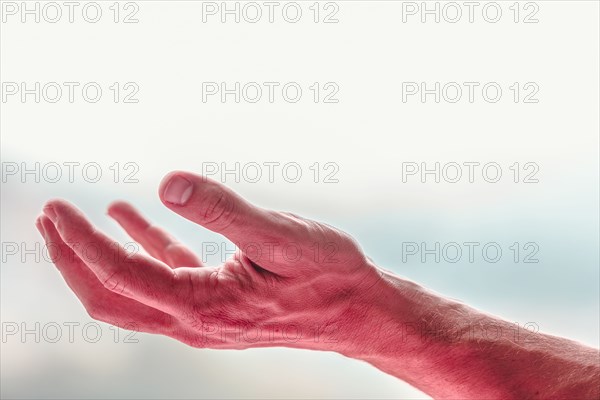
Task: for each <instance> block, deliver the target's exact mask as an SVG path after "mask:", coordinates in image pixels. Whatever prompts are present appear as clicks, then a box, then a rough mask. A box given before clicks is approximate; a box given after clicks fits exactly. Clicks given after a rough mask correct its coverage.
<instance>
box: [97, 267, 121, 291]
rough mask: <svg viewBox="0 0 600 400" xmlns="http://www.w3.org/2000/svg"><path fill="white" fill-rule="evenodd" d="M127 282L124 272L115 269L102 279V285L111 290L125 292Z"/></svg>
mask: <svg viewBox="0 0 600 400" xmlns="http://www.w3.org/2000/svg"><path fill="white" fill-rule="evenodd" d="M125 282H126V280H125V278H124V276H123V273H120V272H118V271H114V272H111V273H110V274H109V275H108V276H107V277H106V278H105V279H103V280H102V285H103V286H104V287H105V288H106V289H108V290H110V291H111V292H117V293H123V291H124V290H125V287H126V284H125Z"/></svg>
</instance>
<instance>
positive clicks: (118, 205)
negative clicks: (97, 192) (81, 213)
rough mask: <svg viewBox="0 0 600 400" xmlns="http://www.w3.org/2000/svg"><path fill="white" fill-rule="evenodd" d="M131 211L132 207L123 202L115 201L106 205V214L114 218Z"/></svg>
mask: <svg viewBox="0 0 600 400" xmlns="http://www.w3.org/2000/svg"><path fill="white" fill-rule="evenodd" d="M131 210H133V206H132V205H131V204H129V203H128V202H126V201H124V200H115V201H113V202H112V203H110V204H109V205H108V208H107V214H108V215H110V216H111V217H113V218H115V217H118V216H119V215H122V214H123V213H127V212H130V211H131Z"/></svg>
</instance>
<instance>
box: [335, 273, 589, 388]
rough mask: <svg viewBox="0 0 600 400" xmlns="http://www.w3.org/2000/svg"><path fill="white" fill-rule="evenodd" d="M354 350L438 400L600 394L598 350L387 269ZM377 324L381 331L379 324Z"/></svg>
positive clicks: (353, 354)
mask: <svg viewBox="0 0 600 400" xmlns="http://www.w3.org/2000/svg"><path fill="white" fill-rule="evenodd" d="M368 310H369V311H368V312H367V313H365V316H364V324H361V325H363V326H365V327H367V326H368V329H363V330H362V331H361V334H360V337H357V338H356V342H357V345H356V346H353V347H352V349H349V351H348V353H347V355H348V356H350V357H354V358H358V359H361V360H364V361H367V362H369V363H371V364H372V365H374V366H376V367H377V368H379V369H381V370H382V371H384V372H387V373H389V374H391V375H394V376H396V377H398V378H400V379H403V380H405V381H406V382H409V383H411V384H412V385H413V386H415V387H417V388H419V389H420V390H422V391H424V392H425V393H427V394H429V395H431V396H432V397H434V398H436V399H444V398H446V399H498V398H501V399H598V398H600V355H599V352H598V350H596V349H593V348H589V347H586V346H584V345H582V344H580V343H577V342H574V341H571V340H568V339H564V338H559V337H555V336H550V335H545V334H539V333H532V332H530V331H527V330H525V329H523V328H522V327H521V328H518V327H517V326H516V325H515V324H512V323H510V322H507V321H504V320H502V319H499V318H496V317H494V316H491V315H487V314H484V313H482V312H480V311H477V310H475V309H473V308H471V307H469V306H467V305H465V304H462V303H458V302H456V301H452V300H448V299H446V298H443V297H441V296H439V295H437V294H435V293H432V292H430V291H428V290H426V289H424V288H423V287H421V286H419V285H417V284H415V283H413V282H410V281H406V280H404V279H401V278H399V277H397V276H395V275H392V274H390V273H387V272H382V280H381V281H380V283H379V285H378V295H377V296H376V297H375V298H373V299H371V300H370V305H369V307H368ZM374 328H376V329H374Z"/></svg>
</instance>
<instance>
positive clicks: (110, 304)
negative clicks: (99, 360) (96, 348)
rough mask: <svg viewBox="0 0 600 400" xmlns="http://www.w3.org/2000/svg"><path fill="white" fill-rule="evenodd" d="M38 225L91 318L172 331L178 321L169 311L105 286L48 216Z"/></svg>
mask: <svg viewBox="0 0 600 400" xmlns="http://www.w3.org/2000/svg"><path fill="white" fill-rule="evenodd" d="M36 226H37V228H38V230H39V231H40V233H41V234H42V236H43V237H44V240H45V241H46V247H47V249H48V252H49V253H50V257H51V259H52V261H53V262H54V264H55V265H56V267H57V268H58V270H59V272H60V273H61V275H62V276H63V278H64V280H65V282H66V283H67V285H68V286H69V287H70V288H71V290H72V291H73V292H74V293H75V295H76V296H77V297H78V298H79V300H80V301H81V303H82V304H83V306H84V307H85V309H86V310H87V312H88V314H89V315H90V316H91V317H92V318H94V319H97V320H100V321H104V322H108V323H110V324H113V325H117V326H119V327H121V328H124V329H129V330H136V331H142V332H149V333H161V334H168V333H170V332H171V331H172V330H173V326H174V321H176V320H174V318H173V317H171V316H170V315H169V314H166V313H163V312H162V311H159V310H156V309H154V308H152V307H149V306H146V305H144V304H141V303H139V302H137V301H135V300H132V299H130V298H128V297H124V296H120V295H118V294H116V293H114V292H111V291H110V290H107V289H106V288H105V287H104V286H102V283H101V282H100V281H99V280H98V278H97V277H96V275H94V273H93V272H92V271H90V269H89V268H88V267H87V265H85V264H84V263H83V262H82V261H81V259H80V258H79V257H78V256H77V255H76V254H75V253H74V252H73V250H72V249H71V248H70V247H69V246H67V245H66V244H65V242H64V241H63V240H62V238H61V237H60V235H59V234H58V232H57V231H56V228H55V227H54V224H53V223H52V221H50V219H49V218H48V217H46V216H44V215H42V216H40V217H39V218H38V219H37V221H36Z"/></svg>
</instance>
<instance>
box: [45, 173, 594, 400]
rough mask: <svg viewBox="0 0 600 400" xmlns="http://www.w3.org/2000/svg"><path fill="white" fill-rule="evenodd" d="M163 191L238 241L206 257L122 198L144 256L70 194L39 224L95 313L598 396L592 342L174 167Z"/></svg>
mask: <svg viewBox="0 0 600 400" xmlns="http://www.w3.org/2000/svg"><path fill="white" fill-rule="evenodd" d="M159 196H160V199H161V201H162V202H163V203H164V205H165V206H166V207H168V208H169V209H171V210H172V211H174V212H176V213H177V214H179V215H181V216H183V217H184V218H187V219H189V220H190V221H193V222H195V223H197V224H199V225H201V226H203V227H205V228H207V229H210V230H211V231H214V232H217V233H220V234H222V235H224V236H225V237H226V238H227V239H229V240H231V241H232V242H233V243H234V244H235V245H236V246H237V247H238V249H239V250H238V252H236V254H235V255H234V256H233V257H232V258H231V259H229V260H227V261H226V262H225V263H224V264H223V265H220V266H218V267H209V266H205V265H203V263H202V262H201V261H200V259H199V258H198V257H197V256H196V255H195V254H194V253H193V252H191V251H190V250H189V249H187V248H186V247H185V246H184V245H182V244H181V243H179V242H177V240H175V239H174V238H173V237H171V236H170V235H169V234H168V233H167V232H166V231H164V230H163V229H161V228H159V227H156V226H153V225H151V224H150V223H149V222H148V221H147V220H146V219H145V218H144V217H143V216H142V215H141V214H140V213H139V212H138V211H137V210H136V209H135V208H133V207H132V206H131V205H129V204H127V203H124V202H116V203H113V204H112V205H111V206H110V207H109V210H108V213H109V215H110V216H111V217H112V218H114V219H115V220H116V221H117V222H118V223H119V224H120V225H121V226H122V227H123V228H124V229H125V231H126V232H127V233H128V234H129V235H130V236H131V237H132V238H133V239H134V240H136V241H137V242H138V243H140V245H141V246H142V247H143V248H144V249H145V250H146V251H147V253H148V254H149V256H147V255H144V254H139V253H137V254H128V253H127V252H126V251H125V249H123V248H122V247H120V245H118V244H117V243H116V242H115V241H114V240H112V239H111V238H109V237H108V236H106V235H105V234H103V233H102V232H100V231H98V230H97V229H96V228H95V227H94V226H93V225H92V224H91V223H90V222H89V221H88V219H87V218H86V217H85V216H84V215H83V213H82V212H81V211H79V210H78V209H77V208H76V207H75V206H73V205H72V204H70V203H68V202H66V201H64V200H51V201H49V202H48V203H47V204H46V205H45V206H44V209H43V214H42V215H41V216H40V217H39V218H38V219H37V221H36V226H37V228H38V230H39V231H40V233H41V234H42V236H43V237H44V239H45V240H46V243H47V245H48V249H49V251H50V255H51V257H52V258H53V261H54V263H55V265H56V266H57V268H58V270H59V271H60V273H61V274H62V276H63V277H64V279H65V281H66V283H67V284H68V285H69V287H70V288H71V289H72V290H73V292H75V294H76V295H77V296H78V298H79V299H80V300H81V302H82V303H83V305H84V307H85V308H86V310H87V311H88V313H89V314H90V316H91V317H92V318H94V319H97V320H100V321H104V322H108V323H111V324H114V325H117V326H119V327H122V328H126V329H131V330H137V331H141V332H148V333H156V334H163V335H167V336H170V337H172V338H175V339H177V340H179V341H182V342H184V343H186V344H188V345H190V346H193V347H197V348H212V349H221V348H222V349H245V348H253V347H266V346H285V347H294V348H302V349H311V350H323V351H334V352H337V353H340V354H343V355H345V356H347V357H351V358H356V359H360V360H364V361H366V362H369V363H371V364H372V365H374V366H376V367H377V368H379V369H381V370H382V371H384V372H387V373H389V374H392V375H394V376H396V377H398V378H400V379H403V380H405V381H407V382H409V383H410V384H412V385H414V386H415V387H417V388H418V389H420V390H422V391H424V392H425V393H427V394H429V395H431V396H432V397H434V398H440V399H442V398H447V399H457V398H458V399H478V400H480V399H598V398H600V387H599V382H600V354H599V352H598V350H597V349H593V348H589V347H586V346H584V345H582V344H579V343H577V342H573V341H570V340H568V339H564V338H559V337H554V336H550V335H544V334H540V333H532V332H531V331H529V330H526V329H523V328H522V327H520V328H519V327H518V326H516V325H514V324H512V323H510V322H507V321H504V320H501V319H499V318H497V317H494V316H490V315H487V314H485V313H482V312H480V311H477V310H475V309H473V308H470V307H469V306H467V305H465V304H463V303H460V302H457V301H455V300H450V299H447V298H444V297H442V296H440V295H438V294H436V293H433V292H431V291H428V290H427V289H425V288H423V287H421V286H419V285H418V284H416V283H414V282H411V281H408V280H406V279H403V278H401V277H398V276H396V275H394V274H392V273H390V272H387V271H385V270H383V269H381V268H379V267H377V266H376V265H375V264H374V263H373V262H372V261H371V260H370V259H369V258H368V257H366V256H365V255H364V253H363V252H362V250H361V249H360V247H359V245H358V244H357V243H356V242H355V241H354V240H353V239H352V238H351V237H350V236H349V235H347V234H346V233H344V232H341V231H339V230H337V229H335V228H333V227H330V226H328V225H325V224H322V223H318V222H315V221H311V220H308V219H304V218H301V217H299V216H296V215H293V214H289V213H283V212H277V211H271V210H266V209H263V208H259V207H257V206H254V205H252V204H250V203H249V202H247V201H246V200H245V199H243V198H241V197H240V196H239V195H237V194H236V193H234V192H233V191H231V190H230V189H229V188H227V187H225V186H224V185H222V184H220V183H218V182H215V181H212V180H210V179H208V178H205V177H202V176H199V175H195V174H192V173H188V172H182V171H177V172H173V173H170V174H169V175H167V176H166V177H165V178H164V179H163V181H162V183H161V185H160V188H159Z"/></svg>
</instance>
